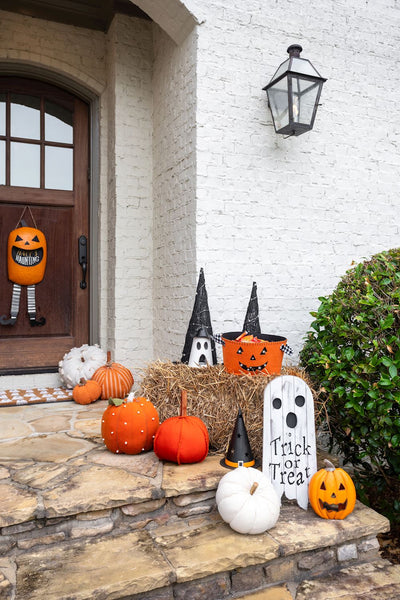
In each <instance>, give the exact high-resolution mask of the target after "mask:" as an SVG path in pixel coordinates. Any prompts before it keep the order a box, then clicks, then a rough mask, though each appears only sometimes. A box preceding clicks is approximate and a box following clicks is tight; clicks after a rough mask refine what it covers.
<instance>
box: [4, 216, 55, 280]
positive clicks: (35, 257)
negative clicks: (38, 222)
mask: <svg viewBox="0 0 400 600" xmlns="http://www.w3.org/2000/svg"><path fill="white" fill-rule="evenodd" d="M46 259H47V244H46V238H45V237H44V234H43V233H42V232H41V231H40V230H39V229H35V228H33V227H19V228H18V229H14V230H13V231H11V233H10V235H9V236H8V252H7V261H8V278H9V279H10V281H12V282H13V283H18V284H19V285H34V284H36V283H39V282H40V281H42V279H43V277H44V271H45V268H46Z"/></svg>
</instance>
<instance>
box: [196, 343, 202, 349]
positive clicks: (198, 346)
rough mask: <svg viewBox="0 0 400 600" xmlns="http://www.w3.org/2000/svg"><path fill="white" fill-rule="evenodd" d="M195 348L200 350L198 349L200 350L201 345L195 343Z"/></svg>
mask: <svg viewBox="0 0 400 600" xmlns="http://www.w3.org/2000/svg"><path fill="white" fill-rule="evenodd" d="M196 348H197V350H200V348H201V344H200V342H197V344H196Z"/></svg>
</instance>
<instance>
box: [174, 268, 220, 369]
mask: <svg viewBox="0 0 400 600" xmlns="http://www.w3.org/2000/svg"><path fill="white" fill-rule="evenodd" d="M199 331H202V333H203V335H204V333H207V335H208V337H209V341H210V344H211V354H212V364H214V365H215V364H216V363H217V353H216V351H215V342H214V339H213V337H212V336H213V330H212V326H211V318H210V310H209V308H208V297H207V290H206V282H205V279H204V271H203V269H200V275H199V281H198V283H197V290H196V296H195V299H194V306H193V312H192V316H191V318H190V321H189V327H188V330H187V333H186V338H185V345H184V347H183V353H182V358H181V362H183V363H186V364H188V362H189V358H190V351H191V349H192V344H193V340H194V338H195V337H196V336H197V335H198V333H199Z"/></svg>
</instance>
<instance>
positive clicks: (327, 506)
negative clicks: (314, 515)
mask: <svg viewBox="0 0 400 600" xmlns="http://www.w3.org/2000/svg"><path fill="white" fill-rule="evenodd" d="M319 505H320V507H321V508H324V509H325V510H329V511H333V512H339V510H344V509H345V508H346V506H347V500H345V501H344V502H340V503H339V504H328V502H322V500H319Z"/></svg>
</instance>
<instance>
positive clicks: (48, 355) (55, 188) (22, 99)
mask: <svg viewBox="0 0 400 600" xmlns="http://www.w3.org/2000/svg"><path fill="white" fill-rule="evenodd" d="M88 113H89V109H88V105H87V104H86V103H85V102H83V101H82V100H80V99H79V98H76V97H75V96H73V95H71V94H69V93H67V92H65V91H64V90H61V89H59V88H57V87H54V86H51V85H48V84H45V83H43V82H39V81H37V80H29V79H21V78H13V77H0V375H1V374H18V373H30V372H43V371H46V370H50V371H51V370H55V369H56V368H57V365H58V361H59V360H60V359H61V358H62V357H63V355H64V353H65V352H67V351H68V350H70V349H71V348H72V347H73V346H79V345H81V344H83V343H87V342H88V341H89V286H88V285H87V286H86V287H85V286H84V285H82V286H81V285H80V283H81V281H82V280H83V275H84V273H83V269H82V266H81V265H80V264H79V260H78V240H79V238H80V236H85V237H86V239H87V240H88V234H89V185H88V168H89V131H88V127H89V120H88ZM21 218H22V219H23V221H25V224H26V226H28V227H32V228H37V229H39V230H40V231H41V232H43V234H44V236H45V238H46V240H47V263H46V268H45V272H44V277H43V279H42V280H41V281H40V282H39V283H37V284H36V285H35V288H34V289H35V297H36V324H35V323H34V322H33V320H32V319H30V318H29V316H28V308H29V310H30V312H32V300H31V301H30V305H29V307H28V304H27V295H28V286H27V285H21V295H20V304H19V311H18V315H17V318H16V319H15V318H14V323H13V324H10V323H9V324H7V320H10V315H11V303H12V298H13V297H14V296H13V290H14V288H15V284H14V282H13V281H10V280H9V272H8V268H7V240H8V237H9V234H10V232H12V231H14V230H15V229H17V228H19V227H20V225H21ZM19 237H21V236H19ZM88 241H89V240H88ZM15 243H16V246H18V243H17V242H15ZM25 243H26V244H27V245H28V246H29V241H27V242H25ZM11 244H12V245H13V244H14V237H12V239H11ZM87 248H88V244H87ZM13 252H14V256H15V255H18V261H19V263H20V264H22V265H23V266H25V267H26V268H27V269H29V267H30V263H34V262H35V261H37V260H39V258H37V257H38V256H39V254H38V253H35V252H32V251H29V248H27V251H26V252H25V251H24V250H19V249H18V248H15V249H14V250H13ZM39 252H40V251H39ZM88 258H89V257H88ZM14 278H15V276H14ZM86 281H88V273H87V274H86ZM30 294H32V292H30ZM14 304H15V301H14ZM14 313H15V306H14ZM44 320H45V323H44V324H41V323H43V321H44ZM3 323H5V324H3Z"/></svg>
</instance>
